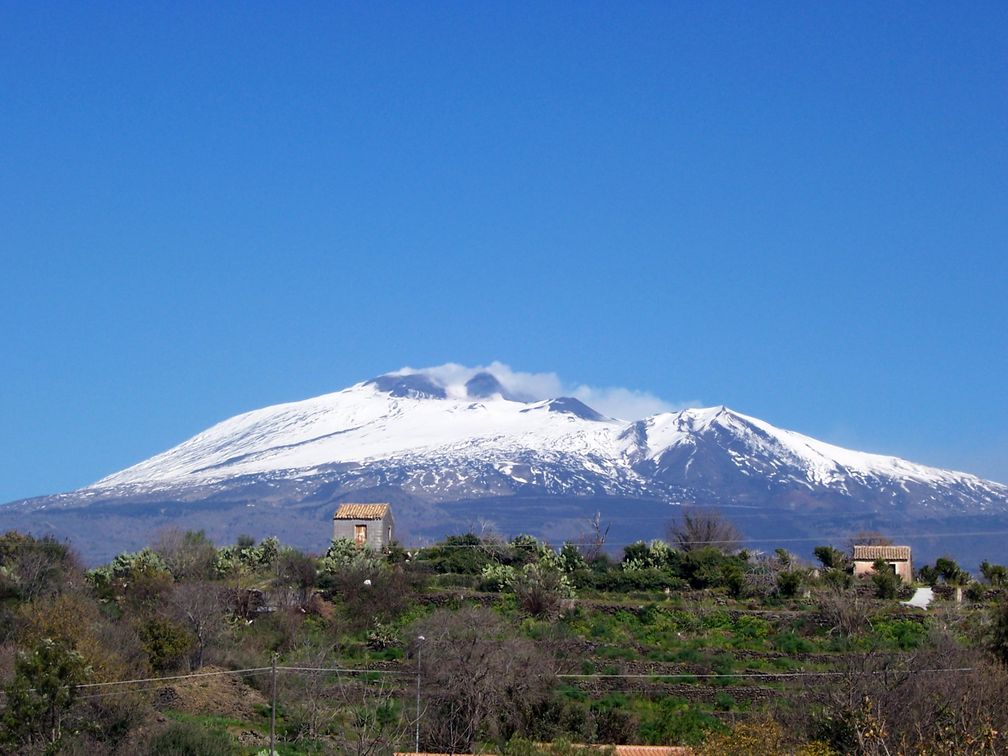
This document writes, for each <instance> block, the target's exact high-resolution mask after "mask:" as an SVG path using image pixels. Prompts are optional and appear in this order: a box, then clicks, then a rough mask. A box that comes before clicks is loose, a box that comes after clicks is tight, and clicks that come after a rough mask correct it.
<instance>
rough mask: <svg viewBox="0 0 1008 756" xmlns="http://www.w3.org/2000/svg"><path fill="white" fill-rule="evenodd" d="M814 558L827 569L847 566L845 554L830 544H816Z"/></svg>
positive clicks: (839, 568) (838, 568) (840, 568)
mask: <svg viewBox="0 0 1008 756" xmlns="http://www.w3.org/2000/svg"><path fill="white" fill-rule="evenodd" d="M815 556H816V559H818V560H819V562H820V563H821V564H822V566H823V568H824V569H827V570H842V569H846V567H847V555H846V554H844V553H843V552H842V551H840V549H836V548H834V547H832V546H816V547H815Z"/></svg>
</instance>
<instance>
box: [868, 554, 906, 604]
mask: <svg viewBox="0 0 1008 756" xmlns="http://www.w3.org/2000/svg"><path fill="white" fill-rule="evenodd" d="M871 579H872V583H874V584H875V595H876V596H877V597H878V598H880V599H894V598H896V594H897V593H898V592H899V585H900V579H899V577H897V576H896V571H895V570H894V569H893V568H892V566H891V565H890V564H889V563H888V562H886V561H885V560H884V559H876V560H875V563H874V564H873V565H872V576H871Z"/></svg>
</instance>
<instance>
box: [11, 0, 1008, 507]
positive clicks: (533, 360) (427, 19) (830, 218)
mask: <svg viewBox="0 0 1008 756" xmlns="http://www.w3.org/2000/svg"><path fill="white" fill-rule="evenodd" d="M208 6H212V7H208ZM754 6H762V7H754ZM1006 258H1008V5H1006V4H1005V3H1003V2H992V3H983V2H975V3H965V4H962V3H960V4H949V3H937V2H935V3H912V4H911V3H881V4H880V3H795V4H793V5H787V4H783V3H759V4H753V3H737V4H722V3H605V4H601V3H600V4H592V3H585V2H577V3H571V4H566V3H537V4H521V3H515V2H509V3H491V2H488V3H462V2H459V3H450V4H449V3H415V2H404V3H401V4H386V3H374V2H367V3H358V4H343V3H318V4H313V3H283V4H279V5H278V4H276V3H265V2H262V3H241V4H237V3H235V4H227V3H212V4H207V3H156V4H155V3H115V4H109V3H70V2H67V3H59V2H54V3H45V4H39V3H23V2H12V1H9V0H8V1H5V2H3V3H2V4H0V260H2V263H0V274H2V275H0V328H2V344H3V347H2V349H3V351H2V355H3V365H2V371H0V417H2V426H0V428H2V432H0V460H2V463H0V501H7V500H10V499H14V498H19V497H24V496H30V495H37V494H44V493H52V492H56V491H61V490H67V489H71V488H74V487H77V486H81V485H84V484H87V483H89V482H92V481H94V480H96V479H97V478H99V477H101V476H103V475H105V474H108V473H110V472H112V471H114V470H117V469H120V468H122V467H125V466H127V465H129V464H132V463H134V462H137V461H139V460H140V459H143V458H145V457H147V456H149V455H151V454H153V453H155V452H158V451H161V450H163V449H165V448H167V447H169V446H171V445H174V444H176V443H178V442H180V441H182V440H184V439H185V438H187V437H188V436H190V435H192V434H194V433H196V432H198V431H200V430H202V429H203V428H205V427H207V426H209V425H210V424H211V423H213V422H215V421H217V420H220V419H223V418H225V417H228V416H230V415H233V414H235V413H237V412H240V411H244V410H248V409H252V408H255V407H260V406H265V405H268V404H273V403H276V402H280V401H287V400H293V399H300V398H306V397H309V396H313V395H317V394H320V393H324V392H327V391H332V390H336V389H339V388H342V387H344V386H346V385H348V384H350V383H353V382H355V381H357V380H361V379H364V378H368V377H371V376H373V375H375V374H378V373H382V372H385V371H388V370H393V369H396V368H399V367H401V366H403V365H406V364H410V365H417V366H419V365H433V364H439V363H443V362H447V361H455V362H461V363H466V364H475V363H487V362H490V361H491V360H494V359H497V360H502V361H504V362H507V363H508V364H510V365H511V366H512V367H513V368H515V369H519V370H526V371H555V372H556V373H558V374H559V375H560V376H561V377H562V378H563V379H564V380H566V381H569V382H572V383H573V382H583V383H587V384H590V385H593V386H625V387H631V388H636V389H640V390H644V391H649V392H651V393H654V394H657V395H659V396H661V397H663V398H665V399H667V400H669V401H670V402H677V401H685V400H699V401H701V402H702V403H705V404H721V403H724V404H727V405H729V406H731V407H733V408H734V409H737V410H739V411H741V412H745V413H748V414H752V415H756V416H758V417H761V418H763V419H765V420H767V421H769V422H772V423H774V424H776V425H780V426H783V427H788V428H793V429H795V430H799V431H802V432H805V433H808V434H810V435H814V436H818V437H820V438H823V439H826V440H830V441H834V442H838V443H841V444H846V445H851V446H854V447H856V448H862V449H867V450H871V451H880V452H886V453H893V454H898V455H901V456H906V457H909V458H911V459H914V460H916V461H920V462H924V463H929V464H934V465H939V466H944V467H952V468H957V469H965V470H968V471H970V472H975V473H978V474H981V475H984V476H986V477H993V478H995V479H1000V480H1006V479H1008V398H1006V368H1008V335H1006V334H1008V304H1006V299H1008V297H1006V283H1008V261H1006Z"/></svg>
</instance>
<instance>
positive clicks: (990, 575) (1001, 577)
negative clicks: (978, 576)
mask: <svg viewBox="0 0 1008 756" xmlns="http://www.w3.org/2000/svg"><path fill="white" fill-rule="evenodd" d="M980 572H981V573H982V574H983V576H984V579H986V580H987V582H988V583H990V584H991V585H992V586H993V587H995V588H1001V587H1002V586H1004V585H1006V584H1008V567H1005V566H1004V565H1003V564H991V563H990V562H988V561H987V560H986V559H984V560H983V561H982V562H980Z"/></svg>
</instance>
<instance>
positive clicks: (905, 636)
mask: <svg viewBox="0 0 1008 756" xmlns="http://www.w3.org/2000/svg"><path fill="white" fill-rule="evenodd" d="M875 634H876V635H877V636H878V637H879V638H880V639H881V640H882V641H883V642H884V643H885V644H887V645H890V646H896V647H897V648H900V649H903V650H904V651H909V650H911V649H914V648H917V647H918V646H920V645H921V643H923V642H924V639H925V638H926V637H927V628H926V627H925V626H924V625H923V624H922V623H920V622H914V621H913V620H900V619H897V620H884V621H882V622H876V623H875Z"/></svg>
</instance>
